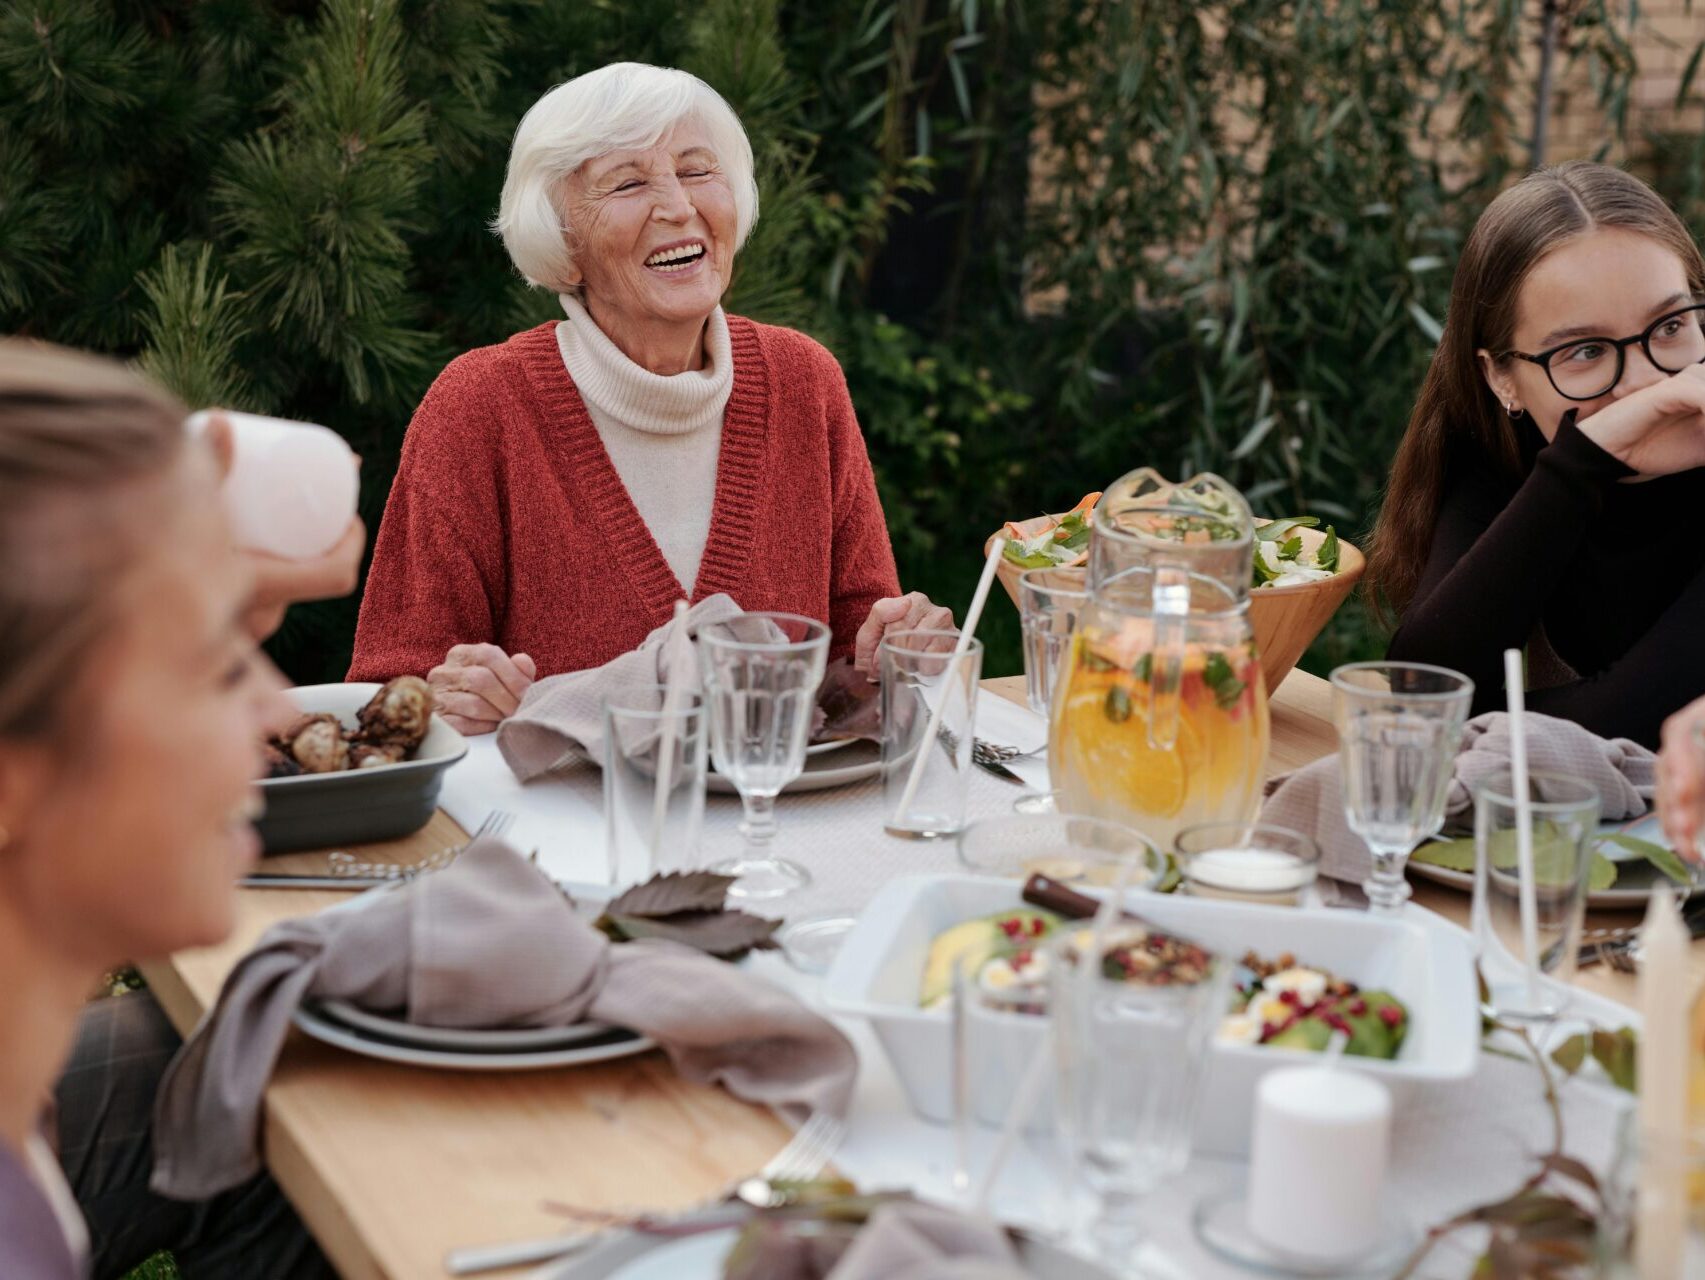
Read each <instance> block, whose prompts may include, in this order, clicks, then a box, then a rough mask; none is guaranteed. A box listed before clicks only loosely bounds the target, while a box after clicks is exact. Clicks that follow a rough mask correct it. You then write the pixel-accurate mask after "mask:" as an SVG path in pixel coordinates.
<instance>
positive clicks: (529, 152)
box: [492, 62, 758, 293]
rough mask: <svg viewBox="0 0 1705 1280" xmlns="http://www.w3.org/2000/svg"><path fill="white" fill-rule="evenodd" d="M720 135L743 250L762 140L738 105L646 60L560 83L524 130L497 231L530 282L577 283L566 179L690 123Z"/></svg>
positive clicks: (716, 140) (555, 286)
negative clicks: (755, 148) (755, 141)
mask: <svg viewBox="0 0 1705 1280" xmlns="http://www.w3.org/2000/svg"><path fill="white" fill-rule="evenodd" d="M689 118H691V119H695V120H697V121H698V122H699V123H700V124H702V125H704V127H705V131H706V132H707V133H709V134H710V143H711V149H712V150H714V151H715V152H716V159H717V163H718V164H719V165H721V167H722V172H723V173H724V174H725V175H726V176H727V178H728V181H729V185H730V186H731V187H733V189H734V214H735V247H736V248H738V247H739V246H740V245H742V244H744V243H746V236H747V235H748V233H750V232H751V230H752V224H753V223H754V222H756V221H757V220H758V183H757V180H756V179H755V178H754V177H753V173H752V144H751V142H750V140H748V139H747V137H746V130H745V128H744V127H743V126H742V125H741V123H740V117H739V116H737V115H735V114H734V109H733V108H732V107H730V106H729V105H728V103H727V102H725V101H723V98H722V95H721V94H719V93H718V92H717V91H716V90H715V89H712V88H711V87H710V86H709V85H708V84H706V83H705V82H704V81H703V80H700V79H699V78H698V77H697V76H695V75H691V74H689V73H688V72H685V71H677V70H675V69H674V68H672V67H653V66H649V65H647V64H646V63H643V62H613V63H611V64H610V65H609V66H607V67H600V68H598V70H596V71H588V72H587V73H586V74H585V75H583V76H576V77H575V78H574V79H573V80H570V81H568V82H567V83H566V84H559V85H558V86H557V87H556V88H554V89H552V90H551V91H550V92H549V93H547V94H545V96H544V97H542V98H540V99H539V100H538V101H537V102H535V103H534V104H533V105H532V107H531V108H530V109H529V110H528V112H527V114H526V115H524V116H523V117H521V123H520V125H519V126H518V127H517V128H516V130H515V142H514V144H513V145H512V146H511V147H510V149H509V170H508V172H507V173H506V174H505V175H504V179H503V198H502V201H501V202H500V203H499V205H498V210H497V217H496V218H495V219H494V220H493V221H492V230H494V231H496V232H497V234H498V235H500V236H502V237H503V247H504V248H505V249H507V250H508V251H509V260H510V261H511V262H513V263H514V264H515V269H516V270H517V271H519V272H520V273H521V275H522V276H523V277H524V278H525V279H526V281H527V283H528V284H530V285H536V286H538V287H540V288H545V289H551V290H554V291H556V292H559V293H560V292H563V291H565V290H567V289H569V288H571V287H573V286H572V276H573V268H574V253H573V249H572V248H571V243H572V240H573V236H574V228H573V227H571V226H570V225H569V224H568V221H567V219H566V218H565V217H564V216H563V210H562V203H561V198H560V197H561V187H562V183H563V180H564V179H566V178H567V177H568V176H569V175H570V174H572V173H574V172H575V170H577V169H579V168H580V166H581V165H583V164H585V163H586V162H587V161H588V160H595V159H597V158H598V157H599V156H602V155H608V154H609V153H610V152H612V151H633V150H644V149H645V148H647V147H654V146H656V145H657V142H658V139H660V138H661V137H662V136H663V135H664V134H665V133H667V132H669V130H670V129H671V128H673V127H674V126H675V125H676V124H678V123H680V122H681V121H682V120H686V119H689Z"/></svg>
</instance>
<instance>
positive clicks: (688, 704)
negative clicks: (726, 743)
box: [604, 685, 706, 885]
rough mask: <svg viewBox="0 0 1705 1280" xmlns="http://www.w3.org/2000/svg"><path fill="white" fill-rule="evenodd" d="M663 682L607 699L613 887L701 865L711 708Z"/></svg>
mask: <svg viewBox="0 0 1705 1280" xmlns="http://www.w3.org/2000/svg"><path fill="white" fill-rule="evenodd" d="M668 697H669V691H668V690H667V689H666V688H664V687H663V686H662V685H633V686H630V687H628V688H625V689H617V690H615V691H614V692H612V693H611V694H610V695H609V696H608V697H606V698H605V699H604V854H605V858H606V859H607V860H608V862H609V867H610V883H611V884H613V885H621V884H638V883H639V882H640V881H642V880H645V879H647V878H648V877H650V876H653V875H655V874H657V873H658V872H662V871H689V870H691V869H693V868H694V867H696V866H697V865H698V856H699V839H700V836H701V834H702V832H703V830H704V779H705V739H706V734H705V710H704V700H703V699H702V698H701V697H700V696H699V695H698V694H697V693H688V694H684V695H679V696H678V698H677V701H676V703H675V705H674V706H672V707H671V706H670V705H669V702H668Z"/></svg>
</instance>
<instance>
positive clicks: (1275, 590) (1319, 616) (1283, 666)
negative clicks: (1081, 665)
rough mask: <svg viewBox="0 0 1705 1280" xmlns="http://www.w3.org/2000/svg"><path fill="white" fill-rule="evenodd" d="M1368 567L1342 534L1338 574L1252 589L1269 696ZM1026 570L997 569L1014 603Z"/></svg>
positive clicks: (1030, 529)
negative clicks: (1022, 575) (1287, 585)
mask: <svg viewBox="0 0 1705 1280" xmlns="http://www.w3.org/2000/svg"><path fill="white" fill-rule="evenodd" d="M1057 519H1058V517H1056V516H1035V517H1033V518H1031V519H1029V520H1019V521H1016V522H1015V523H1016V525H1017V527H1018V530H1019V532H1020V533H1022V534H1023V535H1024V536H1026V537H1031V536H1034V535H1035V534H1038V533H1040V532H1042V530H1043V529H1044V528H1046V527H1048V525H1049V523H1050V521H1053V520H1057ZM1259 522H1260V521H1259V517H1257V523H1259ZM1001 532H1002V533H1004V532H1005V530H1001ZM1295 533H1296V534H1297V535H1298V536H1300V537H1301V538H1302V541H1303V547H1304V548H1305V549H1306V550H1309V551H1312V550H1314V549H1315V548H1316V547H1318V546H1319V545H1320V544H1321V543H1322V542H1324V541H1325V540H1326V533H1325V531H1324V530H1321V529H1297V530H1295ZM998 536H1000V535H999V534H998V533H991V534H990V535H989V536H988V537H987V538H986V539H984V541H983V554H984V555H985V556H986V555H988V553H989V547H990V546H991V545H992V544H993V543H994V540H995V538H996V537H998ZM1366 568H1367V559H1366V558H1365V557H1364V556H1363V555H1362V553H1361V552H1360V551H1359V550H1357V549H1356V548H1355V547H1353V546H1351V545H1350V544H1349V543H1348V542H1345V541H1344V540H1343V539H1342V538H1340V539H1339V540H1338V572H1337V573H1335V574H1333V575H1332V576H1331V577H1330V578H1323V579H1321V580H1320V581H1319V582H1300V583H1298V584H1297V585H1295V586H1291V587H1262V588H1261V589H1260V590H1251V591H1250V593H1249V624H1250V626H1251V627H1252V628H1253V629H1254V631H1255V645H1256V652H1258V653H1259V654H1260V655H1261V674H1262V675H1263V676H1265V677H1266V681H1267V692H1268V694H1269V695H1271V694H1272V692H1273V690H1275V689H1277V688H1278V687H1279V683H1280V681H1282V680H1283V679H1284V678H1285V677H1286V676H1288V675H1290V673H1291V669H1292V668H1293V667H1295V666H1296V664H1297V663H1298V662H1299V661H1300V660H1301V659H1302V655H1303V654H1304V652H1306V651H1307V649H1308V646H1309V645H1311V644H1313V643H1314V638H1315V637H1316V636H1318V635H1319V634H1320V633H1321V632H1322V631H1324V630H1325V629H1326V624H1327V623H1328V622H1330V621H1331V620H1332V615H1333V614H1335V613H1337V612H1338V606H1339V605H1341V604H1343V603H1344V601H1345V600H1346V599H1347V598H1348V597H1349V595H1350V592H1351V591H1352V590H1353V589H1354V588H1355V585H1356V583H1357V582H1358V581H1359V580H1360V579H1361V576H1362V571H1363V570H1364V569H1366ZM1023 572H1024V570H1023V569H1021V568H1019V567H1018V566H1017V565H1015V564H1014V563H1013V562H1012V561H1010V560H1008V559H1006V558H1005V557H1002V559H1001V562H1000V564H999V565H998V566H997V567H996V569H995V573H996V575H997V576H998V577H999V578H1000V580H1001V585H1002V586H1003V587H1005V588H1006V593H1007V594H1008V595H1009V596H1011V597H1012V603H1013V605H1014V606H1015V607H1016V606H1017V604H1018V577H1019V575H1020V574H1022V573H1023Z"/></svg>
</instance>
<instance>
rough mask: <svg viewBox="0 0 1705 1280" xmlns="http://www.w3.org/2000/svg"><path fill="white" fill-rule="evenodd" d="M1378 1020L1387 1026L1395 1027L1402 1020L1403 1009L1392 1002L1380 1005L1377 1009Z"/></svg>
mask: <svg viewBox="0 0 1705 1280" xmlns="http://www.w3.org/2000/svg"><path fill="white" fill-rule="evenodd" d="M1379 1020H1380V1021H1381V1022H1383V1023H1385V1025H1386V1026H1388V1027H1396V1026H1397V1025H1398V1024H1399V1023H1401V1022H1402V1021H1403V1010H1401V1009H1399V1008H1398V1007H1397V1006H1396V1005H1394V1004H1387V1005H1381V1006H1380V1010H1379Z"/></svg>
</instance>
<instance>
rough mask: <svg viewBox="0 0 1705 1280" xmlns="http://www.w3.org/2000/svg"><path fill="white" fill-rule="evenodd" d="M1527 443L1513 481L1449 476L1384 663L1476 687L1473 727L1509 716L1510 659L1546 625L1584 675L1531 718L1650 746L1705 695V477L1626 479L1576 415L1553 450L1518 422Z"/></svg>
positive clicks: (1548, 696)
mask: <svg viewBox="0 0 1705 1280" xmlns="http://www.w3.org/2000/svg"><path fill="white" fill-rule="evenodd" d="M1521 447H1522V466H1523V469H1524V471H1525V476H1526V478H1525V479H1524V480H1522V481H1521V483H1520V484H1519V485H1514V484H1512V483H1511V482H1510V480H1509V479H1508V477H1506V476H1503V475H1501V474H1498V473H1497V472H1496V471H1495V470H1494V468H1493V467H1492V466H1491V465H1490V464H1489V463H1488V462H1486V461H1484V460H1482V459H1474V460H1472V461H1470V460H1467V459H1459V460H1458V461H1457V462H1456V463H1454V464H1453V465H1452V466H1451V467H1450V469H1449V471H1448V472H1447V474H1446V477H1445V492H1444V500H1443V502H1442V503H1441V504H1440V507H1439V515H1438V520H1437V522H1436V523H1435V525H1434V528H1433V545H1432V548H1431V549H1430V551H1429V552H1428V555H1427V564H1426V568H1425V569H1424V571H1423V572H1422V574H1421V580H1420V583H1419V585H1418V586H1417V588H1416V590H1415V595H1414V598H1413V599H1412V600H1411V601H1410V602H1409V607H1408V608H1407V609H1406V610H1405V611H1404V614H1403V620H1402V625H1401V626H1400V627H1399V628H1398V630H1397V634H1396V635H1394V636H1393V637H1392V638H1391V647H1390V650H1389V653H1388V656H1389V657H1390V658H1391V659H1392V660H1393V661H1404V662H1434V663H1438V664H1439V665H1441V666H1446V667H1450V668H1452V669H1453V670H1456V671H1461V672H1462V673H1463V674H1465V675H1467V676H1469V677H1470V678H1472V679H1473V681H1474V686H1475V688H1474V713H1475V714H1476V715H1478V714H1479V713H1481V712H1483V711H1496V710H1499V709H1501V708H1502V707H1503V705H1504V694H1503V689H1504V676H1503V651H1504V650H1505V649H1507V648H1512V647H1514V648H1524V647H1525V646H1526V645H1527V642H1528V640H1529V638H1530V637H1531V636H1532V635H1533V632H1534V629H1535V625H1536V624H1538V623H1541V622H1543V623H1544V627H1545V636H1546V639H1547V640H1549V641H1550V644H1551V647H1552V649H1553V650H1554V651H1555V652H1556V654H1557V656H1558V657H1560V658H1562V659H1563V661H1564V662H1566V663H1568V664H1569V666H1570V667H1571V668H1572V669H1574V670H1575V671H1576V672H1579V673H1580V677H1581V678H1580V679H1578V680H1575V681H1572V682H1571V683H1568V684H1564V685H1559V686H1556V687H1554V688H1548V689H1535V690H1532V691H1530V692H1529V693H1528V695H1527V706H1528V707H1529V708H1530V709H1531V710H1534V711H1538V712H1542V713H1544V714H1545V715H1552V716H1559V717H1561V718H1563V719H1568V720H1573V721H1575V722H1577V723H1579V724H1581V725H1583V726H1585V727H1586V728H1588V729H1590V730H1592V731H1593V732H1594V733H1596V734H1599V735H1600V736H1602V737H1607V738H1618V737H1620V738H1633V739H1634V740H1635V741H1637V742H1643V743H1645V744H1646V745H1648V746H1652V747H1655V746H1657V743H1658V731H1659V729H1660V728H1661V726H1662V724H1663V722H1664V718H1665V717H1666V716H1668V715H1670V714H1671V713H1672V712H1674V711H1676V710H1678V709H1679V708H1680V707H1682V706H1683V705H1685V704H1686V703H1687V702H1690V701H1691V700H1692V699H1694V698H1696V697H1699V696H1701V695H1705V469H1696V470H1693V471H1685V472H1682V473H1680V474H1678V475H1673V476H1662V477H1659V478H1658V479H1655V480H1647V481H1642V482H1638V483H1626V482H1625V481H1626V480H1627V477H1629V476H1632V475H1633V474H1634V473H1633V472H1632V471H1631V470H1630V469H1629V468H1628V467H1626V466H1624V465H1623V464H1622V463H1621V462H1619V461H1617V460H1616V459H1615V458H1613V457H1612V456H1611V455H1610V454H1608V453H1606V452H1605V451H1604V450H1603V449H1601V448H1599V446H1598V445H1596V444H1594V443H1593V442H1592V441H1591V440H1589V439H1587V437H1586V436H1584V435H1582V434H1581V432H1580V430H1579V428H1577V427H1576V426H1575V415H1574V413H1573V412H1571V413H1569V414H1566V415H1565V416H1564V418H1563V421H1562V422H1561V423H1560V424H1559V426H1558V428H1557V435H1556V438H1555V439H1554V440H1553V441H1552V442H1551V443H1550V444H1546V443H1545V439H1544V437H1543V436H1542V435H1541V434H1540V433H1539V430H1538V429H1537V428H1536V427H1534V426H1533V424H1532V421H1531V420H1524V422H1523V424H1522V441H1521Z"/></svg>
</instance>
